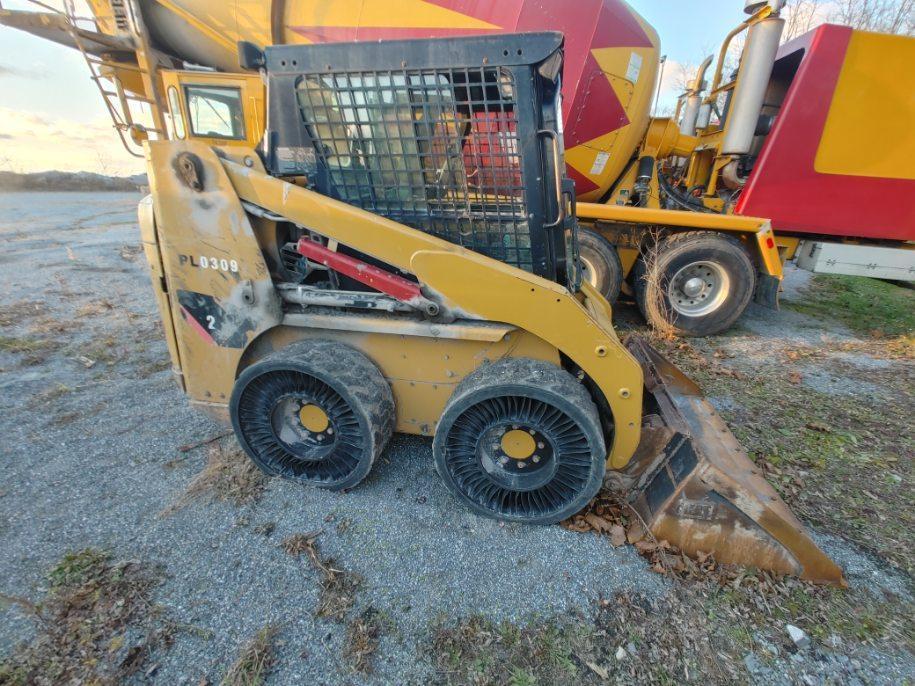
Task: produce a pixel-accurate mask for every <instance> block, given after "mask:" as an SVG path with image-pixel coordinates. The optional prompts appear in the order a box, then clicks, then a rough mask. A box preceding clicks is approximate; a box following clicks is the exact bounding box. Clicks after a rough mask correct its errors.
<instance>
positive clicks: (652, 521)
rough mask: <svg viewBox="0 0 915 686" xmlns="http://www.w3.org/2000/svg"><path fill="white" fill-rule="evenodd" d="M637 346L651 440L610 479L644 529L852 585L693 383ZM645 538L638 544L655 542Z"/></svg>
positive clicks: (718, 555) (740, 559) (693, 547)
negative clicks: (643, 380)
mask: <svg viewBox="0 0 915 686" xmlns="http://www.w3.org/2000/svg"><path fill="white" fill-rule="evenodd" d="M627 347H628V348H629V351H630V352H631V353H632V354H633V355H634V356H635V357H636V359H638V361H639V362H640V364H641V365H642V369H643V371H644V375H645V387H646V388H645V390H646V394H645V398H646V405H647V406H646V415H645V418H644V420H643V427H642V441H641V443H640V444H639V447H638V449H637V451H636V454H635V455H634V456H633V458H632V460H631V461H630V463H629V465H628V466H627V467H626V469H625V470H622V471H620V472H615V473H614V474H613V476H611V477H610V479H611V480H612V481H615V482H616V484H615V485H617V486H618V487H620V488H621V489H622V490H624V492H625V493H626V494H627V499H628V500H629V503H630V505H631V506H632V507H633V508H634V509H635V511H636V512H638V514H639V516H640V517H641V519H642V522H643V524H644V526H647V527H648V529H649V530H650V531H651V533H652V534H653V535H654V536H655V538H657V539H658V540H666V541H668V542H669V543H671V544H672V545H675V546H677V547H678V548H680V549H681V550H683V551H684V552H685V553H687V554H689V555H693V556H696V555H698V554H699V553H706V554H708V553H711V554H712V555H713V556H714V558H715V559H716V560H717V561H718V562H722V563H729V564H737V565H743V566H747V567H757V568H759V569H767V570H772V571H774V572H777V573H781V574H791V575H795V576H799V577H801V578H802V579H807V580H809V581H815V582H820V583H832V584H838V585H842V586H844V585H845V580H844V578H843V576H842V570H841V569H840V568H839V567H838V566H837V565H836V564H835V563H834V562H833V561H832V560H831V559H830V558H829V557H828V556H827V555H826V554H825V553H824V552H823V551H822V550H820V549H819V548H818V547H817V545H816V543H814V542H813V539H811V537H810V534H809V533H808V532H807V531H806V529H805V528H804V526H803V525H802V524H801V523H800V522H799V521H798V520H797V518H796V517H795V516H794V515H793V514H792V513H791V511H790V510H789V509H788V506H787V505H786V504H785V503H784V501H783V500H782V499H781V498H780V497H779V496H778V493H776V491H775V489H774V488H772V486H770V485H769V483H768V482H767V481H766V479H765V478H764V477H763V475H762V473H761V472H760V470H759V469H757V467H756V466H755V465H754V464H753V462H752V461H751V460H750V458H749V456H748V455H747V453H746V452H745V451H744V450H743V448H742V447H741V446H740V444H739V443H738V442H737V439H736V438H735V437H734V435H733V434H732V433H731V431H730V430H729V429H728V427H727V425H726V424H725V423H724V421H723V420H722V419H721V417H719V416H718V413H717V412H716V411H715V409H714V407H712V405H711V404H710V403H709V402H708V401H707V400H705V398H703V397H702V393H701V391H700V390H699V388H698V387H697V386H696V384H695V383H693V382H692V381H691V380H690V379H689V378H687V377H686V375H684V374H683V372H681V371H680V370H679V369H677V368H676V367H675V366H674V365H673V364H671V363H670V362H669V361H668V360H667V359H666V358H664V357H663V356H662V355H661V354H660V353H659V352H658V351H657V350H655V349H654V348H652V347H651V346H650V345H648V344H647V343H646V342H645V341H644V340H642V339H639V338H632V339H631V340H630V341H629V342H628V343H627ZM644 526H642V527H641V529H642V530H641V532H638V533H636V536H635V538H636V539H638V538H639V537H643V536H645V535H647V532H646V531H645V530H644Z"/></svg>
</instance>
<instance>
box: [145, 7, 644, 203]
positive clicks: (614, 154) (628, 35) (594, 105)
mask: <svg viewBox="0 0 915 686" xmlns="http://www.w3.org/2000/svg"><path fill="white" fill-rule="evenodd" d="M140 4H141V7H142V10H143V15H144V19H145V21H146V23H147V26H148V28H149V30H150V33H151V34H152V36H153V40H154V42H155V44H156V46H157V47H158V48H160V49H162V50H163V51H165V52H168V53H169V54H172V55H175V56H177V57H179V58H181V59H183V60H186V61H189V62H196V63H199V64H202V65H204V66H209V67H215V68H218V69H221V70H225V71H237V70H238V57H237V51H236V43H237V42H238V41H239V40H247V41H251V42H253V43H255V44H257V45H260V46H266V45H272V44H283V43H291V44H303V43H304V44H307V43H331V42H339V41H360V40H364V41H377V40H385V39H387V40H391V39H404V38H440V37H449V36H467V35H491V34H499V33H517V32H526V31H544V30H550V31H561V32H562V33H564V34H565V46H566V47H565V64H564V69H563V72H564V79H565V83H564V84H563V88H562V94H563V107H562V113H563V117H564V124H565V131H564V136H565V147H566V164H567V167H568V169H567V172H568V175H569V176H570V177H571V178H572V179H574V180H575V186H576V190H577V192H578V197H579V199H581V200H591V201H593V200H598V199H600V198H601V197H602V196H604V195H605V194H606V193H607V191H608V190H609V189H610V187H611V185H612V184H613V183H614V181H616V179H617V178H618V177H619V176H620V175H621V174H622V172H623V170H624V168H625V167H626V165H627V164H628V163H629V162H630V160H631V159H632V157H633V155H634V154H635V151H636V149H637V146H638V145H639V143H640V141H641V140H642V137H643V135H644V133H645V130H646V128H647V126H648V116H649V110H650V107H651V98H652V95H653V93H654V87H655V83H656V79H657V71H658V61H659V41H658V36H657V34H656V33H655V31H654V29H653V28H651V26H650V25H649V24H648V23H647V22H645V20H644V19H642V18H641V17H640V16H639V15H638V14H636V13H635V12H634V11H633V10H632V9H631V8H630V7H629V6H628V5H627V4H626V3H625V2H622V0H578V1H577V2H576V3H574V10H572V9H571V8H570V3H568V2H567V1H566V0H499V1H498V2H495V1H494V0H401V1H400V2H397V3H392V2H390V1H389V0H359V1H353V0H285V1H284V0H273V1H272V2H271V1H269V0H228V1H227V0H174V1H173V2H172V3H169V5H173V6H174V7H175V8H177V11H173V10H172V9H169V8H168V7H166V6H165V5H162V4H159V3H157V2H155V1H154V0H141V3H140ZM198 21H199V23H197V22H198Z"/></svg>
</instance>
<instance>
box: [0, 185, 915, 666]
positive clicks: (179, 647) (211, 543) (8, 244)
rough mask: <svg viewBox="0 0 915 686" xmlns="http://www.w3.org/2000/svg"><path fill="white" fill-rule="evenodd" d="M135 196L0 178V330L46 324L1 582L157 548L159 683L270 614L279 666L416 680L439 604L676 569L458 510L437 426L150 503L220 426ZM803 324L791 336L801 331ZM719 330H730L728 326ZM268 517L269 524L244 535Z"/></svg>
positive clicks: (2, 355) (10, 444) (150, 557)
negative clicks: (342, 577) (368, 650)
mask: <svg viewBox="0 0 915 686" xmlns="http://www.w3.org/2000/svg"><path fill="white" fill-rule="evenodd" d="M138 199H139V198H138V196H135V195H132V194H114V193H111V194H76V193H74V194H66V193H62V194H50V193H49V194H6V195H4V194H0V240H2V241H3V244H4V249H3V251H2V253H0V293H2V294H3V295H2V296H0V297H2V301H0V306H3V307H11V306H15V308H21V309H23V311H24V314H22V315H20V316H19V317H17V319H16V321H15V322H13V323H12V324H10V325H8V326H5V327H4V328H3V329H2V330H0V333H2V334H3V335H5V336H7V337H17V338H20V339H29V340H31V338H32V337H36V336H38V337H39V338H42V339H44V340H51V341H52V344H51V347H47V348H46V349H43V350H39V351H38V352H36V353H21V352H16V353H14V352H9V351H8V350H5V349H4V350H0V391H2V393H0V436H2V442H0V458H2V463H0V545H2V549H3V551H4V554H3V555H2V557H0V579H2V581H0V592H2V593H3V594H6V595H10V596H19V597H24V598H28V599H31V600H33V601H37V600H38V599H40V597H41V595H42V594H43V592H44V590H45V587H46V581H45V576H44V575H45V573H46V571H47V570H48V568H49V567H51V566H52V565H53V564H54V563H55V561H57V560H58V559H59V558H60V557H61V555H62V554H64V553H65V552H67V551H69V550H78V549H81V548H85V547H89V546H92V547H98V548H103V549H110V550H112V551H113V553H114V555H115V556H116V557H117V558H119V559H140V560H144V561H148V562H150V563H153V564H158V565H162V567H163V569H164V570H165V581H164V583H163V584H162V585H161V586H160V587H159V589H158V593H157V598H156V599H157V601H158V602H159V603H161V604H162V605H163V606H165V607H167V608H169V612H170V613H171V615H172V616H173V617H174V618H175V619H176V621H178V622H179V623H181V624H184V625H188V626H191V627H194V630H188V631H180V632H179V633H178V635H177V637H176V642H175V644H174V646H173V647H172V648H171V649H170V650H168V651H163V653H162V654H161V655H157V656H156V657H155V660H154V662H155V663H156V664H157V665H158V668H157V669H156V670H155V671H154V672H153V673H152V674H150V675H149V677H148V680H149V681H152V682H154V683H161V684H175V683H194V684H197V683H199V682H200V680H201V677H207V678H208V679H210V680H216V681H218V679H219V677H220V675H221V674H223V673H224V672H225V669H226V667H227V665H228V664H229V663H230V662H231V661H232V660H233V659H234V656H235V655H236V654H237V652H238V649H239V646H240V645H242V644H243V643H244V642H245V641H246V640H247V639H248V638H250V637H251V636H252V635H253V634H254V633H255V632H256V631H257V630H258V629H260V628H261V627H263V626H264V625H266V624H268V623H276V624H279V625H280V626H281V632H280V636H281V647H280V655H279V659H278V662H277V667H276V670H275V671H274V672H273V674H272V676H271V678H270V682H271V683H313V684H338V683H341V684H342V683H404V682H410V683H422V682H424V681H425V680H426V679H427V678H428V677H429V672H428V670H429V667H428V663H427V661H426V660H425V659H424V655H423V654H422V647H421V646H422V645H423V643H422V641H423V638H424V637H425V636H426V635H427V634H428V631H429V627H430V625H432V624H433V623H435V622H436V621H440V620H447V621H456V620H458V619H460V618H461V617H465V616H469V615H473V614H480V613H482V614H484V615H486V616H487V617H489V618H491V619H493V620H495V621H500V622H501V621H508V622H513V623H519V622H522V621H526V620H531V619H533V618H535V617H536V616H550V615H556V614H562V613H569V612H572V611H575V610H582V611H585V610H587V608H588V607H589V606H590V605H591V604H592V603H593V602H594V601H595V600H596V599H598V598H600V597H612V596H613V595H615V594H617V593H620V592H635V593H639V594H643V595H645V596H648V597H653V598H663V597H664V596H665V594H667V593H669V590H670V585H671V583H672V582H671V581H669V580H668V579H666V578H664V577H661V576H658V575H656V574H652V573H650V572H649V571H648V568H647V564H646V563H645V561H644V560H643V559H642V558H640V557H639V556H638V555H637V554H636V553H635V551H634V549H633V548H632V547H630V546H624V547H622V548H619V549H614V548H612V547H610V546H609V545H608V543H607V542H606V541H605V540H604V539H602V538H598V537H596V536H592V535H581V534H575V533H572V532H569V531H566V530H564V529H561V528H560V527H542V528H530V527H520V526H514V525H508V526H503V525H500V524H499V523H496V522H492V521H489V520H484V519H481V518H478V517H476V516H474V515H472V514H470V513H468V512H467V511H466V510H465V509H464V508H462V507H461V506H460V505H459V504H458V503H457V502H455V501H454V500H453V498H451V497H450V496H449V495H448V493H446V491H445V489H444V487H443V486H442V485H441V484H440V483H439V480H438V478H437V477H436V476H435V474H434V470H433V467H432V462H431V442H430V441H427V440H421V439H417V438H412V437H397V438H395V440H394V442H393V444H392V446H391V447H390V448H389V449H388V450H387V452H386V453H385V455H384V457H383V459H382V460H381V462H380V464H377V465H376V467H375V469H374V470H373V472H372V474H371V475H370V477H369V478H368V479H367V480H366V481H365V482H364V483H363V484H362V485H360V486H359V487H358V488H356V489H355V490H354V491H352V492H351V493H348V494H334V493H327V492H323V491H317V490H306V489H302V488H300V487H297V486H294V485H290V484H288V483H284V482H280V481H276V480H273V481H271V482H270V483H269V485H268V488H267V491H266V493H265V494H264V496H263V497H262V498H261V499H260V500H259V501H258V502H256V503H254V504H249V505H245V506H241V507H239V506H235V505H232V504H230V503H222V502H218V503H206V502H192V503H190V504H189V505H188V506H187V507H184V508H182V509H180V510H178V511H177V512H174V513H171V514H163V510H164V509H165V508H167V507H168V506H169V505H170V504H172V503H174V502H175V501H176V499H177V498H178V497H180V495H181V494H182V493H183V491H184V489H185V488H186V486H187V484H188V482H189V481H190V480H191V479H192V478H193V477H194V475H196V474H197V473H198V472H199V471H200V470H201V469H202V467H203V465H204V462H205V460H206V450H205V449H203V448H201V449H198V450H193V451H190V452H188V453H186V454H184V453H180V452H179V451H178V447H179V446H181V445H183V444H189V443H194V442H196V441H199V440H201V439H204V438H207V437H209V436H215V435H217V434H219V433H221V432H222V431H224V429H223V428H222V427H220V426H218V425H216V424H215V423H213V422H211V421H210V420H209V419H207V418H206V417H205V416H203V415H200V414H198V413H196V412H195V411H193V410H191V409H190V408H189V406H188V404H187V403H186V402H185V399H184V397H183V395H182V394H181V392H180V391H179V390H178V388H177V387H176V386H175V384H174V383H173V381H172V380H171V378H170V373H169V372H168V371H167V370H166V369H165V366H166V365H165V362H166V360H167V351H166V348H165V344H164V342H163V341H162V339H161V336H160V333H159V329H158V326H159V325H158V315H157V313H156V311H155V306H154V303H153V299H152V297H151V294H150V291H149V286H148V281H147V276H146V268H145V260H144V258H143V255H142V253H139V254H138V252H137V249H138V246H139V237H138V235H137V229H136V224H135V208H136V202H137V200H138ZM35 303H37V306H38V309H35V308H34V307H32V308H31V309H29V307H30V306H31V305H32V304H35ZM36 312H38V314H36ZM771 316H772V315H770V314H768V313H762V312H761V311H755V312H754V313H751V315H750V316H749V317H748V318H747V323H746V324H745V326H746V329H747V333H746V346H745V347H747V348H749V347H751V346H750V343H751V342H752V341H756V343H757V344H758V339H759V337H760V336H771V335H772V334H773V331H774V330H776V329H777V331H778V332H779V335H783V332H784V323H780V324H778V325H777V327H776V325H774V324H771V323H768V322H769V320H768V319H767V318H771ZM788 316H790V317H793V316H796V315H791V314H790V313H789V315H788ZM48 317H50V319H49V318H48ZM55 327H56V328H55ZM36 331H38V332H39V333H40V335H39V334H36V333H35V332H36ZM835 335H844V334H843V333H842V332H839V333H837V334H835ZM816 336H817V334H816V333H815V332H813V331H810V332H808V331H806V330H805V331H804V332H803V333H802V334H801V337H802V338H804V340H808V341H809V342H811V343H815V339H816ZM732 341H733V345H734V346H735V348H739V347H741V346H744V342H742V341H743V339H742V337H737V338H734V339H732ZM29 355H32V356H33V357H35V359H31V360H30V359H27V358H28V357H29ZM832 388H833V386H830V389H832ZM840 390H841V389H840ZM731 400H735V401H738V402H739V398H734V399H731ZM268 523H275V530H274V531H273V533H272V534H270V535H269V536H265V535H264V534H262V533H258V531H257V530H256V527H258V525H264V524H268ZM318 529H322V533H321V535H320V536H319V539H318V540H319V544H320V547H321V551H322V554H326V555H329V556H333V557H334V558H336V559H337V560H338V562H339V564H340V565H342V566H343V567H344V568H345V569H347V570H350V571H352V572H356V573H358V574H360V575H362V576H363V577H364V579H365V583H364V587H363V589H362V590H361V591H360V593H359V595H358V601H357V608H362V607H368V606H372V607H375V608H377V609H378V610H380V611H381V612H382V613H384V615H385V616H386V617H387V618H388V620H389V623H390V627H391V628H390V630H388V631H386V632H385V634H384V636H383V638H382V641H381V646H380V648H379V651H378V654H377V657H376V661H375V673H374V675H371V676H358V677H357V676H354V675H353V674H352V673H351V670H350V669H349V668H348V666H347V665H346V664H344V663H343V662H342V661H341V657H340V655H341V651H342V647H341V646H342V642H343V640H344V636H343V633H344V631H343V628H342V626H341V625H339V624H336V623H333V622H330V621H327V620H324V619H319V618H315V617H314V616H313V610H314V607H315V604H316V602H317V599H318V594H319V588H318V575H317V573H316V572H315V571H314V570H313V569H312V568H311V567H310V566H309V564H308V562H307V561H306V560H305V559H304V558H299V559H295V558H293V557H291V556H289V555H287V554H286V553H284V552H283V551H282V550H281V549H280V548H279V543H280V541H282V540H283V539H284V538H285V537H287V536H289V535H291V534H295V533H302V532H310V531H315V530H318ZM824 545H825V547H826V548H827V549H828V550H829V552H830V553H832V554H834V555H836V556H837V557H839V559H840V560H842V562H843V563H844V564H845V565H846V567H847V568H848V570H849V576H850V580H851V581H852V583H853V584H854V583H856V582H859V583H868V584H871V583H873V582H874V581H875V580H876V581H877V582H878V585H882V586H886V587H887V588H892V589H895V591H900V592H902V593H903V594H905V593H906V592H907V591H906V590H905V589H906V585H907V583H908V582H907V581H906V580H903V579H899V578H898V576H894V575H893V574H892V573H890V572H888V571H887V570H886V569H884V568H882V567H881V566H880V564H879V562H875V561H873V560H871V559H869V558H867V557H866V556H864V555H863V554H862V553H860V552H858V551H857V550H856V549H855V548H854V547H853V546H851V545H849V544H847V543H845V542H843V541H841V540H839V539H835V538H824ZM32 631H34V624H33V622H32V621H31V620H30V619H29V618H28V617H27V616H26V615H25V614H24V613H23V612H22V611H21V610H20V609H19V608H18V607H16V606H15V605H6V606H0V654H4V653H6V652H8V651H9V650H10V649H11V647H12V646H13V645H14V644H15V643H17V642H18V641H20V640H22V639H23V638H27V637H28V636H29V634H30V632H32ZM811 659H812V658H811ZM856 659H858V660H860V659H862V658H861V657H857V658H856ZM864 659H865V662H867V660H866V658H864ZM873 660H874V663H875V665H877V663H879V664H880V665H882V667H877V666H875V667H874V669H873V670H871V675H872V676H871V677H869V678H868V679H867V680H866V682H872V683H894V682H895V683H899V681H900V680H901V679H902V678H905V677H906V675H908V676H910V677H911V675H912V674H913V673H915V670H913V662H912V660H911V656H910V655H908V653H903V654H902V657H901V658H900V657H898V656H896V657H893V658H888V657H887V656H885V655H881V654H875V655H874V656H873ZM865 667H867V664H865ZM747 669H748V673H749V674H750V675H752V678H753V679H755V680H758V681H760V682H771V683H782V680H783V675H779V674H777V673H775V672H773V671H772V669H771V668H770V667H759V666H758V665H756V664H753V665H747Z"/></svg>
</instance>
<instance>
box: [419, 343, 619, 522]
mask: <svg viewBox="0 0 915 686" xmlns="http://www.w3.org/2000/svg"><path fill="white" fill-rule="evenodd" d="M432 451H433V455H434V457H435V467H436V470H437V471H438V473H439V476H441V478H442V480H443V481H444V482H445V485H446V486H447V487H448V489H449V490H450V491H451V492H452V493H453V494H454V495H455V496H457V498H458V499H460V500H461V501H463V502H464V503H465V504H467V505H468V506H469V507H470V508H471V509H472V510H473V511H474V512H476V513H477V514H481V515H484V516H487V517H493V518H496V519H501V520H505V521H512V522H525V523H529V524H552V523H555V522H558V521H561V520H563V519H566V518H567V517H570V516H571V515H573V514H575V513H576V512H579V511H580V510H581V509H582V508H584V507H585V505H587V504H588V502H589V501H590V500H591V499H592V498H593V497H594V496H595V495H596V494H597V492H598V490H599V489H600V486H601V483H602V481H603V478H604V472H605V469H606V467H605V461H606V457H607V452H606V449H605V444H604V437H603V433H602V431H601V425H600V421H599V419H598V413H597V407H596V406H595V405H594V402H593V401H592V400H591V397H590V396H589V395H588V393H587V391H586V390H585V388H584V387H583V386H582V385H581V384H580V383H578V381H576V380H575V378H574V377H573V376H572V375H570V374H569V373H567V372H565V371H563V370H562V369H559V368H558V367H556V366H554V365H552V364H549V363H547V362H542V361H538V360H530V359H524V358H513V359H505V360H500V361H498V362H494V363H492V364H485V365H483V366H482V367H480V368H479V369H477V370H476V371H474V372H473V373H472V374H470V375H468V376H467V377H466V378H465V379H464V381H462V382H461V383H460V384H459V385H458V387H457V388H456V389H455V391H454V393H453V395H452V397H451V399H450V400H449V402H448V405H447V406H446V408H445V411H444V412H443V413H442V417H441V420H440V421H439V424H438V428H437V429H436V432H435V439H434V441H433V445H432Z"/></svg>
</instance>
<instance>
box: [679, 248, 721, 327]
mask: <svg viewBox="0 0 915 686" xmlns="http://www.w3.org/2000/svg"><path fill="white" fill-rule="evenodd" d="M730 293H731V278H730V276H728V273H727V271H725V269H724V268H723V267H722V266H721V265H720V264H717V263H715V262H708V261H706V260H702V261H698V262H691V263H690V264H688V265H686V266H685V267H681V268H680V270H679V271H677V273H676V274H674V276H673V278H672V279H671V280H670V282H669V283H668V286H667V299H668V301H669V302H670V306H671V308H673V310H674V311H675V312H676V313H678V314H681V315H685V316H687V317H702V316H705V315H708V314H711V313H712V312H715V311H717V310H718V309H720V308H721V306H722V305H723V304H724V303H725V301H726V300H727V299H728V296H729V295H730Z"/></svg>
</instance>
